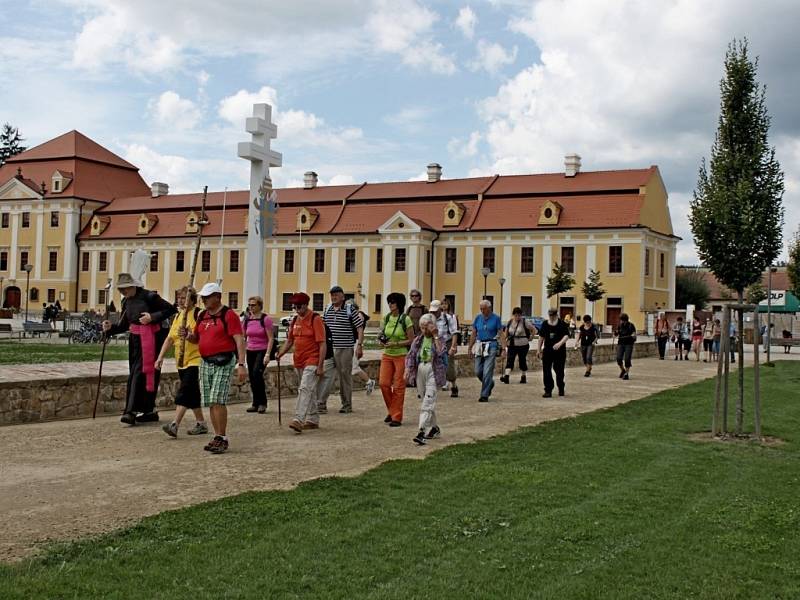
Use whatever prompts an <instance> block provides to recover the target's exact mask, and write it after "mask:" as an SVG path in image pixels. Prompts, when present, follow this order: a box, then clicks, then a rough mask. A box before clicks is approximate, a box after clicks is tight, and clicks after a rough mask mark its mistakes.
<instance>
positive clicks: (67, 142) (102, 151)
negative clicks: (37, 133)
mask: <svg viewBox="0 0 800 600" xmlns="http://www.w3.org/2000/svg"><path fill="white" fill-rule="evenodd" d="M60 158H80V159H83V160H90V161H94V162H99V163H105V164H108V165H113V166H115V167H120V168H123V169H132V170H134V171H138V169H137V168H136V167H135V166H133V165H132V164H131V163H129V162H128V161H126V160H124V159H122V158H120V157H119V156H117V155H116V154H114V153H113V152H111V151H110V150H108V149H106V148H103V146H101V145H100V144H98V143H97V142H95V141H94V140H91V139H89V138H88V137H86V136H85V135H83V134H82V133H81V132H79V131H75V130H74V129H73V130H72V131H69V132H67V133H65V134H63V135H60V136H58V137H56V138H53V139H52V140H49V141H47V142H45V143H43V144H39V145H38V146H34V147H33V148H30V149H29V150H26V151H25V152H21V153H20V154H17V155H16V156H13V157H11V158H9V159H8V161H6V162H9V163H21V162H30V161H34V160H54V159H60Z"/></svg>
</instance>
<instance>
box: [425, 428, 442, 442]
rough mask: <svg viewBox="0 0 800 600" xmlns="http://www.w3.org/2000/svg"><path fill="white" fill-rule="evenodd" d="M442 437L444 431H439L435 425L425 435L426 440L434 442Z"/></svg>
mask: <svg viewBox="0 0 800 600" xmlns="http://www.w3.org/2000/svg"><path fill="white" fill-rule="evenodd" d="M440 435H442V430H441V429H439V426H438V425H434V426H433V427H431V430H430V431H429V432H428V433H427V434H426V435H425V439H426V440H433V439H435V438H438V437H439V436H440Z"/></svg>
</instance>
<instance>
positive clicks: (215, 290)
mask: <svg viewBox="0 0 800 600" xmlns="http://www.w3.org/2000/svg"><path fill="white" fill-rule="evenodd" d="M212 294H220V295H221V294H222V288H221V287H219V284H218V283H214V282H213V281H212V282H209V283H207V284H205V285H204V286H203V287H202V289H201V290H200V293H199V294H198V296H200V297H201V298H208V297H209V296H211V295H212Z"/></svg>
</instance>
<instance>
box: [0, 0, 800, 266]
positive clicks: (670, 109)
mask: <svg viewBox="0 0 800 600" xmlns="http://www.w3.org/2000/svg"><path fill="white" fill-rule="evenodd" d="M0 14H3V15H4V17H5V18H4V21H5V25H4V27H3V31H2V33H0V78H1V79H2V81H3V91H2V93H0V122H9V123H11V124H12V125H14V126H16V127H19V129H20V132H21V134H22V135H23V136H24V137H25V138H26V144H27V145H28V146H33V145H36V144H38V143H41V142H44V141H46V140H48V139H51V138H53V137H56V136H57V135H60V134H62V133H65V132H67V131H70V130H72V129H77V130H78V131H81V132H82V133H84V134H86V135H88V136H89V137H91V138H92V139H94V140H95V141H97V142H99V143H100V144H102V145H104V146H106V147H107V148H109V149H110V150H112V151H114V152H116V153H117V154H119V155H120V156H122V157H124V158H125V159H127V160H128V161H130V162H132V163H133V164H135V165H137V166H138V167H139V168H140V169H141V173H142V176H143V177H144V179H145V180H146V181H147V182H148V183H150V182H152V181H164V182H167V183H168V184H169V185H170V190H171V191H172V192H196V191H200V190H202V188H203V186H204V185H208V186H209V189H210V190H222V189H224V188H225V187H227V188H228V189H245V188H246V187H247V185H248V181H249V163H247V161H244V160H242V159H239V158H237V157H236V144H237V142H239V141H246V140H248V139H249V136H248V135H247V134H246V133H245V132H244V119H245V117H246V116H248V115H249V114H251V111H252V104H253V103H254V102H268V103H270V104H271V105H273V107H274V110H273V118H274V120H275V122H276V123H277V126H278V138H277V139H276V140H274V141H273V146H272V147H273V149H275V150H277V151H279V152H281V153H282V154H283V166H282V167H281V168H275V169H272V173H271V174H272V178H273V183H274V185H275V186H276V187H284V186H297V185H302V177H303V173H304V172H305V171H309V170H313V171H316V172H317V173H318V174H319V180H320V184H321V185H326V184H342V183H352V182H361V181H370V182H377V181H406V180H413V179H421V178H424V174H425V167H426V165H427V164H428V163H430V162H438V163H440V164H441V165H442V167H443V177H445V178H457V177H469V176H478V175H485V174H494V173H501V174H512V173H541V172H555V171H562V170H563V163H564V155H565V154H568V153H572V152H576V153H578V154H580V155H581V156H582V163H583V167H582V168H583V170H589V171H591V170H601V169H619V168H643V167H648V166H650V165H653V164H654V165H658V167H659V168H660V170H661V174H662V177H663V178H664V180H665V183H666V186H667V190H668V192H669V195H670V208H671V213H672V221H673V226H674V228H675V233H676V234H677V235H679V236H681V237H682V238H683V240H682V241H681V242H680V244H679V246H678V262H679V263H680V264H695V263H697V255H696V250H695V247H694V244H693V242H692V235H691V230H690V228H689V224H688V211H689V202H690V200H691V198H692V191H693V190H694V188H695V185H696V182H697V172H698V168H699V166H700V162H701V160H702V158H703V157H708V156H709V154H710V149H711V145H712V143H713V138H714V133H715V131H716V127H717V119H718V116H719V82H720V79H721V78H722V76H723V60H724V55H725V50H726V48H727V46H728V44H729V43H730V42H731V40H732V39H734V38H739V39H741V38H744V37H746V38H747V39H748V40H749V43H750V52H751V54H752V55H753V56H758V57H759V68H758V76H759V80H760V81H761V82H762V83H763V84H765V85H766V86H767V107H768V110H769V113H770V116H771V117H772V128H771V131H770V143H771V144H772V145H773V146H774V147H775V149H776V153H777V158H778V160H779V161H780V163H781V166H782V168H783V170H784V173H785V183H786V193H785V195H784V205H785V207H786V216H785V221H786V224H785V229H784V249H783V251H782V255H781V257H782V258H784V259H785V257H786V244H787V243H788V241H789V238H790V236H791V234H792V233H793V232H794V231H797V228H798V223H799V222H800V111H798V109H797V97H798V93H800V38H798V36H797V34H796V24H797V23H800V2H797V1H796V0H762V1H761V2H753V1H752V0H639V1H633V0H604V1H602V2H597V1H596V0H534V1H527V2H523V1H518V0H471V1H469V2H467V1H464V0H457V1H456V0H453V1H450V0H441V1H434V0H296V1H294V2H287V1H285V0H226V1H225V2H219V1H214V2H211V1H209V0H192V1H191V2H190V1H189V0H169V1H166V2H165V1H164V0H136V2H133V1H132V0H48V1H45V0H29V1H28V2H23V1H19V0H0Z"/></svg>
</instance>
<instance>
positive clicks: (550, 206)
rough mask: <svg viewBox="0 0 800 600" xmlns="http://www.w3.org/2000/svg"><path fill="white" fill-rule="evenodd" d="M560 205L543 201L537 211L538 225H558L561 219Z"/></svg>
mask: <svg viewBox="0 0 800 600" xmlns="http://www.w3.org/2000/svg"><path fill="white" fill-rule="evenodd" d="M561 210H562V208H561V205H560V204H559V203H558V202H553V201H552V200H547V201H545V203H544V204H542V208H541V209H540V210H539V225H558V220H559V218H560V217H561Z"/></svg>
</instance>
